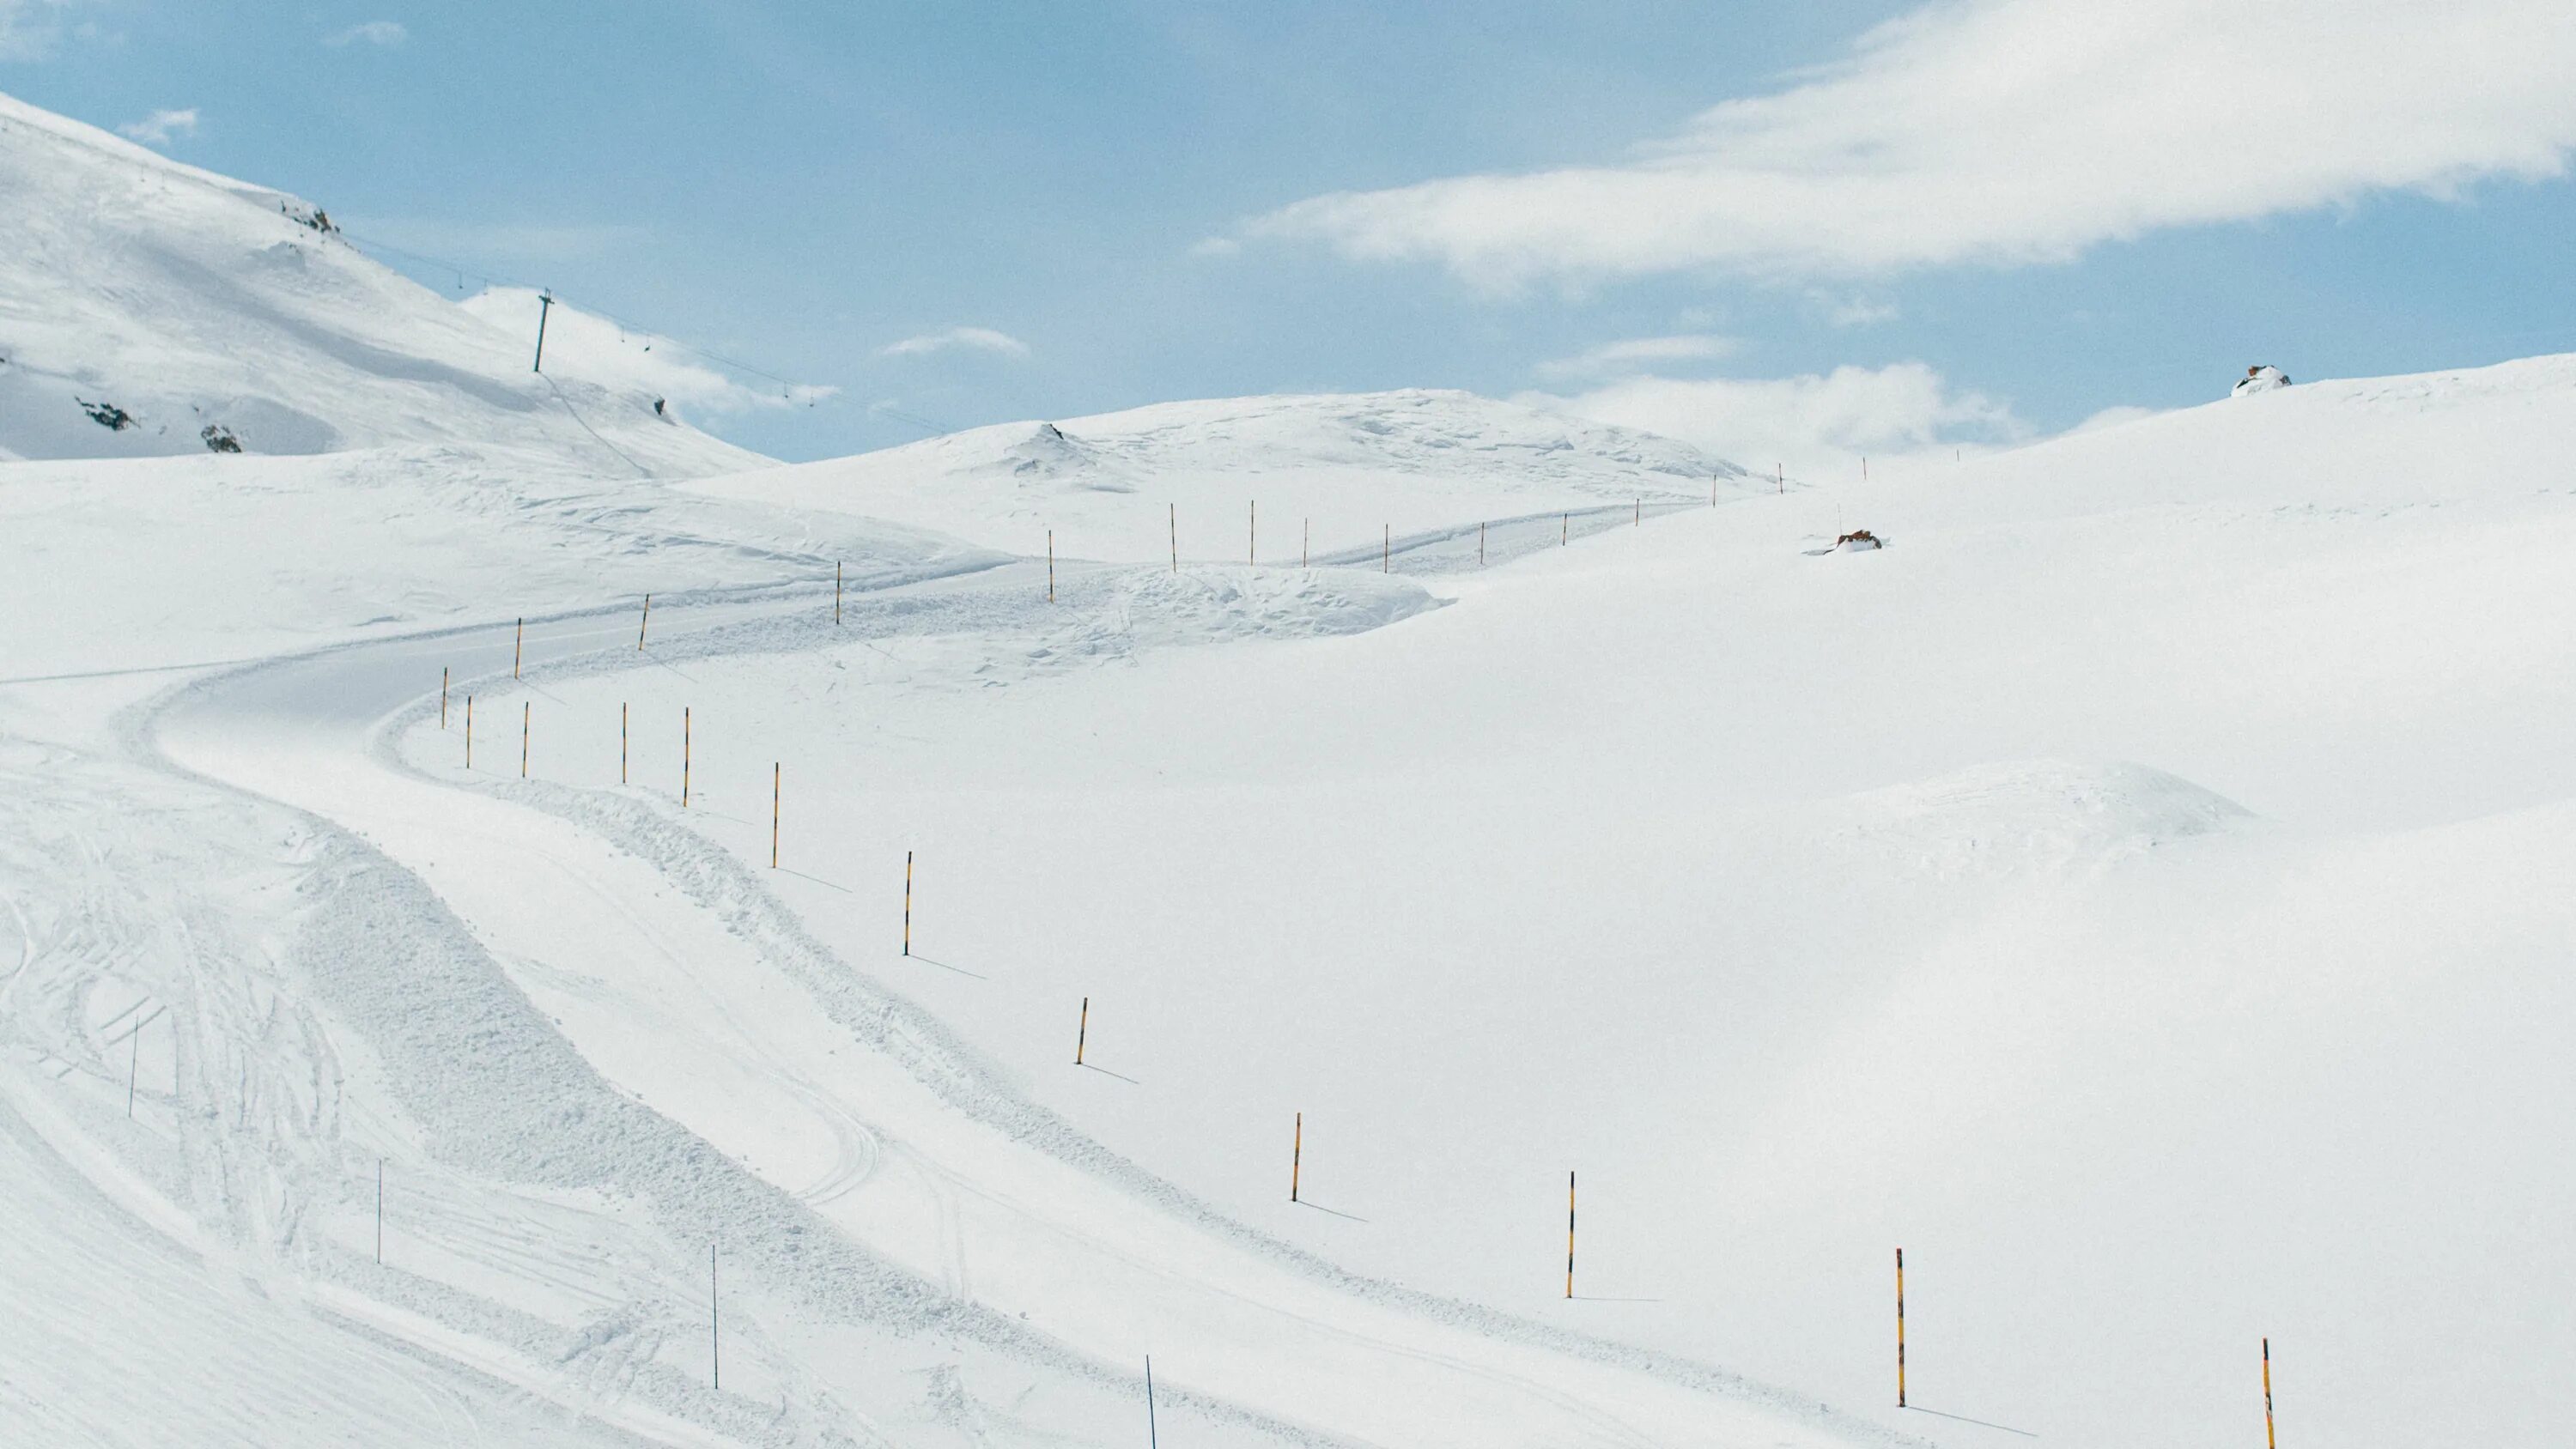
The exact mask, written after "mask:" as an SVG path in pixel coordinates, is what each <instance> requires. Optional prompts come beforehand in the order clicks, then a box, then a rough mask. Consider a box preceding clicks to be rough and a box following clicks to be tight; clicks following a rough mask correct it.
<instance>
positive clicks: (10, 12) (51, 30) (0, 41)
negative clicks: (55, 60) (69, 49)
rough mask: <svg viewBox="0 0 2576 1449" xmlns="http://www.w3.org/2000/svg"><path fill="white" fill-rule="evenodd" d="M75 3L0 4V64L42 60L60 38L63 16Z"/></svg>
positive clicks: (4, 0) (30, 0)
mask: <svg viewBox="0 0 2576 1449" xmlns="http://www.w3.org/2000/svg"><path fill="white" fill-rule="evenodd" d="M78 3H79V0H0V60H44V59H46V58H47V57H49V56H51V55H52V54H53V53H54V46H55V45H56V44H57V43H59V42H60V41H61V40H62V37H63V12H64V11H66V10H69V9H70V8H72V6H73V5H75V4H78Z"/></svg>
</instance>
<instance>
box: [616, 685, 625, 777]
mask: <svg viewBox="0 0 2576 1449" xmlns="http://www.w3.org/2000/svg"><path fill="white" fill-rule="evenodd" d="M617 783H618V784H620V785H623V784H625V783H626V705H625V704H624V702H623V701H621V702H620V703H619V704H618V706H617Z"/></svg>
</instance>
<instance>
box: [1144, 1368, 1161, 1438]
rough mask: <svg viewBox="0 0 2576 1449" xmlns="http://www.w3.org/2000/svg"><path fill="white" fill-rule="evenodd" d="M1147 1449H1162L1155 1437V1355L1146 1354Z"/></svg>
mask: <svg viewBox="0 0 2576 1449" xmlns="http://www.w3.org/2000/svg"><path fill="white" fill-rule="evenodd" d="M1145 1449H1160V1444H1159V1442H1158V1441H1157V1440H1156V1439H1155V1437H1154V1356H1153V1355H1152V1354H1150V1353H1149V1354H1147V1355H1145Z"/></svg>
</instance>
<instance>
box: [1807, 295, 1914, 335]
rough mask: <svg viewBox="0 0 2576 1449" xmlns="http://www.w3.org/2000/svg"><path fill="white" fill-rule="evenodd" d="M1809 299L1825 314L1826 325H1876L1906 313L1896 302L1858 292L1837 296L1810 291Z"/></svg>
mask: <svg viewBox="0 0 2576 1449" xmlns="http://www.w3.org/2000/svg"><path fill="white" fill-rule="evenodd" d="M1807 300H1809V301H1811V302H1813V303H1815V304H1816V306H1817V308H1818V309H1819V310H1821V311H1822V312H1823V313H1824V314H1825V325H1826V326H1829V327H1876V326H1878V325H1879V324H1880V323H1882V322H1893V321H1895V320H1896V319H1897V318H1899V317H1901V316H1903V315H1904V313H1902V312H1900V311H1898V310H1897V306H1896V304H1895V303H1894V302H1881V301H1876V300H1874V299H1872V298H1869V297H1864V296H1860V295H1858V294H1857V293H1855V294H1853V295H1852V296H1848V297H1837V296H1835V295H1833V294H1832V293H1829V292H1809V293H1808V294H1807Z"/></svg>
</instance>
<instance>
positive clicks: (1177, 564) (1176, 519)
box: [1163, 503, 1181, 573]
mask: <svg viewBox="0 0 2576 1449" xmlns="http://www.w3.org/2000/svg"><path fill="white" fill-rule="evenodd" d="M1163 506H1164V507H1165V508H1167V509H1169V510H1170V511H1171V522H1172V572H1174V573H1179V572H1180V571H1181V505H1179V504H1177V503H1166V504H1164V505H1163Z"/></svg>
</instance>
